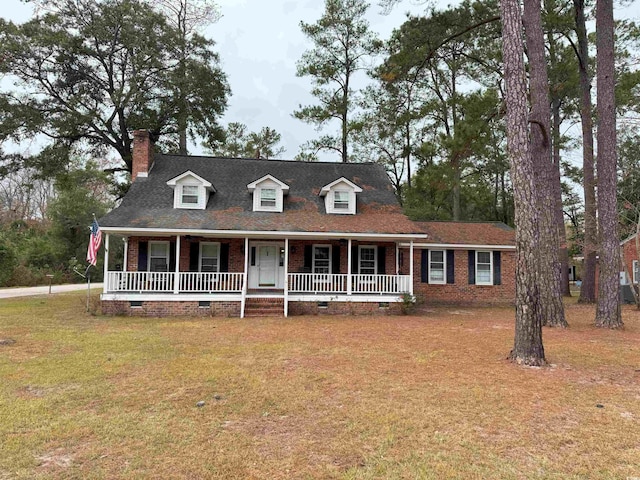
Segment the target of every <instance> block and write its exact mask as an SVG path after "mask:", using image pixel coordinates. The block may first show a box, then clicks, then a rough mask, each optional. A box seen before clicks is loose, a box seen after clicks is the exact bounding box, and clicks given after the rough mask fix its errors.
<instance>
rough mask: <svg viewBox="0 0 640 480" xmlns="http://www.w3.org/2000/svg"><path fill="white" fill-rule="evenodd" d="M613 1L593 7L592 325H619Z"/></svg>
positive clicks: (609, 326) (612, 326)
mask: <svg viewBox="0 0 640 480" xmlns="http://www.w3.org/2000/svg"><path fill="white" fill-rule="evenodd" d="M613 30H614V22H613V1H612V0H598V3H597V6H596V31H597V38H596V55H597V59H598V68H597V75H598V77H597V81H598V91H597V95H598V97H597V99H598V105H597V108H598V155H597V162H598V163H597V168H598V226H599V227H600V228H599V232H600V249H599V254H600V263H599V267H600V268H599V276H598V304H597V308H596V326H598V327H606V328H620V327H622V325H623V324H622V318H621V316H620V293H619V289H620V285H619V284H620V280H619V279H620V254H619V251H620V244H619V241H618V206H617V192H616V182H617V177H616V175H617V168H616V160H617V155H616V109H615V67H614V40H613V39H614V36H613Z"/></svg>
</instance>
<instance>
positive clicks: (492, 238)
mask: <svg viewBox="0 0 640 480" xmlns="http://www.w3.org/2000/svg"><path fill="white" fill-rule="evenodd" d="M415 223H416V225H418V226H419V227H420V228H421V229H422V231H424V232H425V233H426V234H427V235H429V238H428V240H427V242H428V243H442V244H447V245H487V246H515V244H516V231H515V230H514V229H513V228H511V227H510V226H508V225H506V224H504V223H502V222H415Z"/></svg>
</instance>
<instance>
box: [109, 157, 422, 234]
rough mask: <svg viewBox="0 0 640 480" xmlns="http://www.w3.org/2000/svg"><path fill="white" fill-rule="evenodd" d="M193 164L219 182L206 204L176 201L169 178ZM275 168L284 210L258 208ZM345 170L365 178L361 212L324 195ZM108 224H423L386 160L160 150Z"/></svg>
mask: <svg viewBox="0 0 640 480" xmlns="http://www.w3.org/2000/svg"><path fill="white" fill-rule="evenodd" d="M185 170H190V171H191V172H193V173H194V174H196V175H198V176H200V177H202V178H203V179H206V180H207V181H210V182H212V183H215V185H216V186H217V192H216V194H215V195H213V196H211V198H210V199H209V201H208V202H207V205H206V208H205V209H204V210H183V209H175V208H173V190H172V189H171V187H170V186H168V185H167V184H166V182H167V181H168V180H170V179H173V178H175V177H177V176H178V175H180V174H181V173H183V172H185ZM266 175H271V176H273V177H275V178H277V179H279V180H280V181H282V182H284V183H286V184H287V185H288V186H289V195H288V196H286V197H285V200H284V204H283V212H282V213H272V212H254V211H253V200H252V195H251V193H250V192H249V190H248V189H247V185H248V184H250V183H252V182H254V181H255V180H256V179H261V178H263V177H265V176H266ZM341 177H344V178H345V179H346V180H348V181H349V182H352V183H354V184H356V185H359V186H360V188H362V193H360V194H358V199H357V208H358V214H357V215H349V216H342V215H330V214H327V213H326V212H325V202H324V199H323V198H321V197H319V193H320V189H321V188H322V186H323V185H327V184H330V183H331V182H333V181H335V180H337V179H340V178H341ZM100 225H101V226H103V227H105V229H107V230H109V229H111V230H117V231H126V230H127V229H131V230H137V229H167V230H175V229H179V230H197V231H202V230H229V231H234V230H235V231H256V232H260V231H264V232H280V231H281V232H327V233H329V232H331V233H367V234H369V233H370V234H414V233H416V234H418V235H419V236H420V234H421V233H422V232H421V229H420V228H419V227H418V226H417V225H416V224H415V223H414V222H412V221H410V220H409V219H408V218H407V217H406V216H405V215H404V214H403V213H402V211H401V209H400V205H399V204H398V202H397V200H396V197H395V193H394V191H393V187H392V185H391V182H390V181H389V179H388V177H387V174H386V172H385V170H384V168H383V167H382V166H381V165H377V164H372V163H330V162H293V161H283V160H263V159H247V158H219V157H197V156H180V155H156V156H155V162H154V164H153V168H152V169H151V171H150V172H149V175H148V177H146V178H140V177H138V178H137V179H136V180H135V181H134V182H133V183H132V185H131V188H130V189H129V192H127V194H126V195H125V196H124V198H123V200H122V203H121V204H120V205H119V206H118V207H117V208H115V209H114V210H112V211H111V212H109V213H108V214H107V215H105V216H104V217H103V218H102V219H101V220H100Z"/></svg>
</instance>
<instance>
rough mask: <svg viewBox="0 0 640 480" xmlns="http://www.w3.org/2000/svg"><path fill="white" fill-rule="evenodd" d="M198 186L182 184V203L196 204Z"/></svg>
mask: <svg viewBox="0 0 640 480" xmlns="http://www.w3.org/2000/svg"><path fill="white" fill-rule="evenodd" d="M198 197H199V192H198V186H197V185H182V203H183V204H188V205H197V204H198Z"/></svg>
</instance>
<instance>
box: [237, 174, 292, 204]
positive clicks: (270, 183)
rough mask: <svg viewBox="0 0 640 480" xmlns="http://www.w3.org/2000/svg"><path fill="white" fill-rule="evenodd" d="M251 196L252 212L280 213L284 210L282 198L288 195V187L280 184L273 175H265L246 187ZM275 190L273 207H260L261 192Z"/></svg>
mask: <svg viewBox="0 0 640 480" xmlns="http://www.w3.org/2000/svg"><path fill="white" fill-rule="evenodd" d="M247 188H248V189H249V192H251V194H252V195H253V211H254V212H282V210H283V208H284V196H285V195H287V194H288V193H289V185H287V184H286V183H283V182H281V181H280V180H278V179H277V178H276V177H274V176H273V175H265V176H264V177H262V178H259V179H258V180H256V181H255V182H251V183H249V184H248V185H247ZM263 190H275V193H276V195H275V205H262V191H263Z"/></svg>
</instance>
